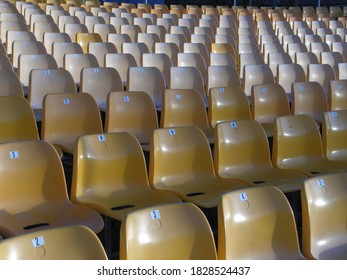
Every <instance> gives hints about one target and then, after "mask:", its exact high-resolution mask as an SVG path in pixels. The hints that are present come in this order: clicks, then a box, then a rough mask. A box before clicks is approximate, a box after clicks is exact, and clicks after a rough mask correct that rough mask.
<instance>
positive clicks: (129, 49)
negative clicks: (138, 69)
mask: <svg viewBox="0 0 347 280" xmlns="http://www.w3.org/2000/svg"><path fill="white" fill-rule="evenodd" d="M122 53H128V54H131V55H132V56H133V57H134V58H135V60H136V64H137V65H142V55H143V54H144V53H149V49H148V47H147V45H146V44H145V43H126V42H125V43H123V44H122Z"/></svg>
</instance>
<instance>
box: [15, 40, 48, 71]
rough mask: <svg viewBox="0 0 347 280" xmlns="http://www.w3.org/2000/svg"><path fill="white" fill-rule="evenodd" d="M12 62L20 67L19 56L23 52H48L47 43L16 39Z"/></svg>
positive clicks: (16, 66)
mask: <svg viewBox="0 0 347 280" xmlns="http://www.w3.org/2000/svg"><path fill="white" fill-rule="evenodd" d="M12 48H13V49H12V57H11V62H12V64H13V67H14V68H18V64H19V56H20V55H22V54H46V53H47V50H46V48H45V45H44V44H43V43H41V42H38V41H14V42H13V45H12Z"/></svg>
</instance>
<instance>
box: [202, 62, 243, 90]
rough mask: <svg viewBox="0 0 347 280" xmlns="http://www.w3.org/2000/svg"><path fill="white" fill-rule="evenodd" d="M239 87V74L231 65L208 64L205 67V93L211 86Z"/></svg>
mask: <svg viewBox="0 0 347 280" xmlns="http://www.w3.org/2000/svg"><path fill="white" fill-rule="evenodd" d="M221 87H225V88H228V87H241V81H240V75H239V73H238V72H237V70H236V68H235V67H232V66H209V67H208V68H207V85H206V93H207V94H209V92H210V90H211V88H221Z"/></svg>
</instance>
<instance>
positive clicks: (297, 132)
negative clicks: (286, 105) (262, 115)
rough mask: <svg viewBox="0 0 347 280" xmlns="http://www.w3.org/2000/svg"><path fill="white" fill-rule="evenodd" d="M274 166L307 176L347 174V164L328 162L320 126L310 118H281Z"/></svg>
mask: <svg viewBox="0 0 347 280" xmlns="http://www.w3.org/2000/svg"><path fill="white" fill-rule="evenodd" d="M272 163H273V165H274V166H275V167H278V168H283V169H297V170H300V171H301V172H304V173H305V175H306V176H309V177H312V176H317V174H327V173H337V172H344V171H345V170H346V162H337V161H331V160H327V159H326V158H325V157H324V153H323V146H322V139H321V134H320V132H319V129H318V127H317V124H316V122H315V121H314V120H313V119H312V118H311V117H310V116H308V115H292V116H283V117H278V118H277V119H276V122H275V126H274V137H273V146H272Z"/></svg>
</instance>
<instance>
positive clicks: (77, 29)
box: [64, 23, 88, 42]
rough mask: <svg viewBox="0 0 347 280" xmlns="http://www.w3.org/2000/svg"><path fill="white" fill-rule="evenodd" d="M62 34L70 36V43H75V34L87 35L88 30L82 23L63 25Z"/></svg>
mask: <svg viewBox="0 0 347 280" xmlns="http://www.w3.org/2000/svg"><path fill="white" fill-rule="evenodd" d="M64 32H65V33H67V34H68V35H69V36H70V38H71V41H72V42H77V41H76V36H77V33H87V32H88V28H87V26H86V25H85V24H83V23H67V24H65V28H64Z"/></svg>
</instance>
